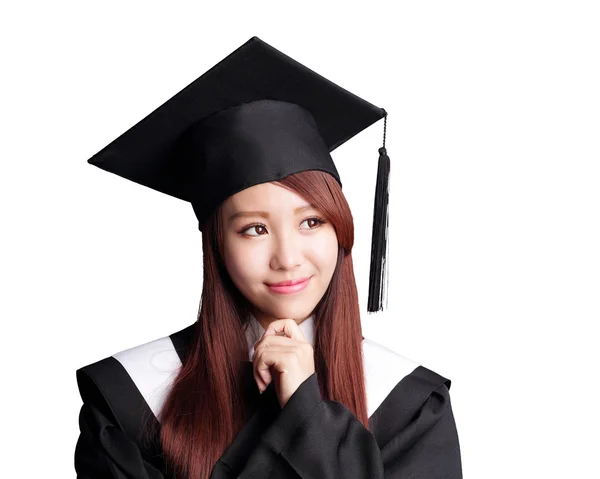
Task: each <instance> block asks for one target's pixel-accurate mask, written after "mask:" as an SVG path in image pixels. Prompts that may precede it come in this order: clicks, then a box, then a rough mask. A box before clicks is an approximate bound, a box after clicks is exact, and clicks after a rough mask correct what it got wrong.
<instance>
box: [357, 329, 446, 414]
mask: <svg viewBox="0 0 600 479" xmlns="http://www.w3.org/2000/svg"><path fill="white" fill-rule="evenodd" d="M363 368H364V374H365V387H366V389H367V408H368V412H369V416H370V415H371V414H372V413H374V412H375V411H376V410H377V408H378V407H379V406H380V405H381V404H382V403H384V401H386V400H387V401H388V402H390V401H394V402H395V401H397V400H399V399H400V398H402V402H405V401H408V400H409V396H411V397H415V398H417V397H419V398H425V397H427V396H428V395H429V394H431V393H432V392H433V391H434V390H435V389H437V388H439V387H446V388H447V389H450V384H451V381H450V379H448V378H446V377H444V376H442V375H440V374H439V373H437V372H436V371H434V370H432V369H430V368H428V367H425V366H424V365H422V364H421V363H420V362H418V361H415V360H413V359H411V358H409V357H406V356H404V355H402V354H400V353H399V352H397V351H395V350H392V349H390V348H388V347H386V346H384V345H382V344H380V343H378V342H376V341H373V340H371V339H367V338H364V339H363ZM417 402H419V401H417Z"/></svg>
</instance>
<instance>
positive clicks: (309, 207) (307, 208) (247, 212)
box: [228, 205, 315, 223]
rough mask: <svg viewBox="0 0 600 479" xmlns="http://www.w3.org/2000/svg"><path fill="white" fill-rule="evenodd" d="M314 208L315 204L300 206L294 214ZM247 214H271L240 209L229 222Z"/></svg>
mask: <svg viewBox="0 0 600 479" xmlns="http://www.w3.org/2000/svg"><path fill="white" fill-rule="evenodd" d="M312 209H315V207H314V206H313V205H306V206H300V207H298V208H296V209H295V210H294V214H298V213H300V212H301V211H306V210H312ZM245 216H262V217H263V218H268V217H269V216H270V214H269V213H268V212H266V211H238V212H236V213H233V214H232V215H231V216H230V217H229V220H228V222H229V223H231V222H232V221H233V220H235V219H236V218H241V217H245Z"/></svg>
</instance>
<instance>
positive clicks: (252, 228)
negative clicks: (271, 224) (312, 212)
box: [240, 216, 325, 236]
mask: <svg viewBox="0 0 600 479" xmlns="http://www.w3.org/2000/svg"><path fill="white" fill-rule="evenodd" d="M307 221H313V226H312V227H311V226H309V227H308V229H309V230H311V229H313V230H314V229H317V228H318V227H319V226H320V225H321V224H323V223H325V221H323V220H322V219H321V218H318V217H316V216H315V217H311V218H306V219H305V220H304V221H303V222H302V224H303V223H306V222H307ZM259 228H261V229H263V230H264V229H265V225H263V224H261V223H257V224H255V225H250V226H248V227H247V228H244V229H243V230H242V231H240V233H241V234H242V235H245V236H261V234H260V233H259V234H256V235H254V234H247V233H246V232H247V231H254V232H257V230H259Z"/></svg>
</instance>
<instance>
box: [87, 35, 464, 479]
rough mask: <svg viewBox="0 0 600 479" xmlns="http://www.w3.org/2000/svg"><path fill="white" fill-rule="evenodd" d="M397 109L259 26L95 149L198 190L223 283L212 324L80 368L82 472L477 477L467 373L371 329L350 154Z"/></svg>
mask: <svg viewBox="0 0 600 479" xmlns="http://www.w3.org/2000/svg"><path fill="white" fill-rule="evenodd" d="M382 117H385V111H384V110H382V109H380V108H377V107H375V106H373V105H371V104H370V103H368V102H366V101H364V100H362V99H360V98H358V97H356V96H355V95H352V94H351V93H349V92H347V91H346V90H344V89H342V88H340V87H338V86H337V85H335V84H333V83H331V82H329V81H328V80H326V79H324V78H323V77H321V76H319V75H317V74H316V73H314V72H313V71H311V70H309V69H308V68H306V67H304V66H302V65H301V64H299V63H298V62H295V61H294V60H293V59H291V58H290V57H288V56H286V55H284V54H283V53H281V52H279V51H278V50H276V49H274V48H273V47H271V46H270V45H268V44H266V43H265V42H263V41H261V40H260V39H258V38H257V37H253V38H252V39H250V40H249V41H248V42H246V43H245V44H244V45H242V46H241V47H240V48H238V49H237V50H236V51H234V52H233V53H232V54H230V55H229V56H228V57H226V58H225V59H224V60H222V61H221V62H220V63H219V64H217V65H216V66H214V67H213V68H212V69H210V70H209V71H208V72H206V73H205V74H204V75H202V76H201V77H200V78H198V79H197V80H196V81H194V82H193V83H192V84H190V85H188V87H186V88H185V89H184V90H182V91H181V92H179V93H178V94H177V95H175V96H174V97H173V98H171V99H170V100H169V101H168V102H166V103H165V104H163V105H162V106H161V107H160V108H158V109H157V110H155V111H154V112H152V113H151V114H150V115H148V117H146V118H145V119H144V120H142V121H141V122H140V123H138V124H137V125H135V126H134V127H133V128H131V129H130V130H128V131H127V132H126V133H124V134H123V135H122V136H121V137H119V138H118V139H116V140H115V141H114V142H113V143H111V144H110V145H108V146H107V147H106V148H104V149H103V150H102V151H101V152H99V153H98V154H97V155H95V156H94V157H93V158H92V159H90V160H89V162H90V163H92V164H95V165H97V166H99V167H101V168H103V169H105V170H107V171H110V172H112V173H115V174H118V175H120V176H123V177H125V178H128V179H130V180H133V181H136V182H138V183H140V184H142V185H144V186H147V187H150V188H154V189H156V190H158V191H161V192H163V193H166V194H170V195H172V196H176V197H179V198H181V199H184V200H186V201H189V202H190V203H191V204H192V207H193V209H194V212H195V215H196V218H197V219H198V222H199V229H200V231H201V232H202V245H203V256H204V259H203V261H204V271H203V278H204V281H203V290H202V301H201V307H200V311H199V314H198V316H197V318H196V321H195V322H194V323H193V324H191V325H189V326H188V327H186V328H184V329H183V330H180V331H178V332H175V333H173V334H171V335H169V336H167V337H164V338H160V339H157V340H155V341H152V342H149V343H146V344H142V345H139V346H136V347H133V348H130V349H128V350H125V351H121V352H119V353H116V354H114V355H112V356H110V357H107V358H105V359H103V360H101V361H98V362H96V363H93V364H90V365H87V366H85V367H82V368H81V369H79V370H77V382H78V386H79V390H80V392H81V397H82V399H83V406H82V408H81V413H80V419H79V425H80V431H81V434H80V436H79V440H78V442H77V446H76V450H75V468H76V470H77V474H78V477H79V478H100V477H112V478H167V477H169V478H170V477H177V478H188V477H190V478H191V477H193V478H209V477H211V478H237V477H243V478H306V479H308V478H311V479H314V478H323V479H326V478H338V477H344V478H357V479H360V478H365V479H366V478H369V479H373V478H384V477H385V478H395V477H397V478H407V477H423V478H430V479H441V478H448V479H449V478H455V479H456V478H460V477H462V473H461V459H460V449H459V442H458V435H457V430H456V425H455V422H454V417H453V414H452V408H451V403H450V396H449V388H450V384H451V382H450V380H449V379H446V378H444V377H442V376H440V375H439V374H437V373H435V372H434V371H432V370H430V369H428V368H425V367H424V366H422V365H419V364H418V363H415V362H414V361H411V360H410V359H408V358H405V357H403V356H401V355H399V354H398V353H396V352H393V351H390V350H389V349H386V348H384V347H383V346H381V345H378V344H377V343H375V342H373V341H370V340H368V339H365V338H364V337H363V336H362V330H361V321H360V311H359V304H358V295H357V289H356V282H355V278H354V273H353V265H352V247H353V241H354V229H353V220H352V215H351V212H350V209H349V207H348V203H347V202H346V199H345V197H344V194H343V193H342V189H341V181H340V178H339V175H338V173H337V170H336V168H335V165H334V164H333V161H332V159H331V156H330V152H331V151H332V150H333V149H334V148H336V147H337V146H339V145H340V144H342V143H343V142H345V141H346V140H348V139H349V138H351V137H352V136H354V135H355V134H357V133H358V132H359V131H361V130H363V129H364V128H366V127H367V126H369V125H370V124H372V123H374V122H375V121H376V120H378V119H380V118H382ZM384 139H385V136H384ZM380 155H381V156H380V164H379V168H380V172H379V173H381V175H380V174H378V185H377V191H376V204H375V219H374V236H373V251H372V268H373V270H372V275H371V285H370V293H369V297H370V304H369V310H370V311H375V310H378V309H379V307H378V306H377V305H379V306H380V304H379V300H380V298H379V295H380V293H381V290H382V288H383V285H382V277H383V276H385V275H384V272H383V270H382V269H383V263H384V262H385V246H386V243H385V227H386V224H387V223H386V222H387V177H386V173H387V169H386V165H387V168H389V158H388V157H387V155H386V151H385V145H384V147H383V148H381V149H380ZM378 215H379V216H378ZM373 297H374V298H375V299H373ZM373 304H375V305H376V307H372V305H373Z"/></svg>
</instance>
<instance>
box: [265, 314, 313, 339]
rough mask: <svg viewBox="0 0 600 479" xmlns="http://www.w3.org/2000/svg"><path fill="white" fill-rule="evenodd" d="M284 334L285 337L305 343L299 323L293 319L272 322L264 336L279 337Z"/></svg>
mask: <svg viewBox="0 0 600 479" xmlns="http://www.w3.org/2000/svg"><path fill="white" fill-rule="evenodd" d="M278 333H283V334H284V335H285V336H287V337H288V338H291V339H296V340H298V341H305V340H306V339H305V338H304V334H302V331H301V330H300V327H299V326H298V323H296V321H295V320H293V319H277V320H275V321H272V322H271V323H270V324H269V326H268V327H267V329H266V330H265V333H264V335H263V336H268V335H277V334H278Z"/></svg>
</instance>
